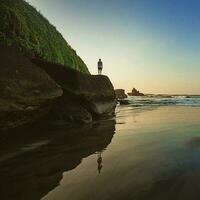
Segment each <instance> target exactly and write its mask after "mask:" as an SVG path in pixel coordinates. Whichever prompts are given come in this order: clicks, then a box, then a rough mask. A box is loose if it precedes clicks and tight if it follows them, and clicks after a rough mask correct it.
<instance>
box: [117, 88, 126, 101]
mask: <svg viewBox="0 0 200 200" xmlns="http://www.w3.org/2000/svg"><path fill="white" fill-rule="evenodd" d="M115 95H116V99H126V98H127V95H126V93H125V90H123V89H116V90H115Z"/></svg>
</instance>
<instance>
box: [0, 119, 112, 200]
mask: <svg viewBox="0 0 200 200" xmlns="http://www.w3.org/2000/svg"><path fill="white" fill-rule="evenodd" d="M114 131H115V121H113V120H108V121H104V122H98V123H96V124H94V125H93V126H92V127H88V128H83V129H81V130H78V131H77V130H70V131H69V130H68V129H67V128H65V129H61V130H37V129H35V130H32V131H31V132H30V131H29V132H21V133H10V134H1V135H0V148H1V150H0V177H1V185H0V194H1V199H4V200H7V199H12V200H13V199H15V200H27V199H28V200H37V199H40V198H42V196H44V195H45V194H46V193H48V192H49V191H50V190H52V189H53V188H54V187H56V186H57V185H58V184H59V181H60V180H61V178H62V173H63V171H68V170H72V169H73V168H75V167H76V166H78V165H79V164H80V163H81V160H82V158H84V157H87V156H89V155H91V154H93V153H95V152H101V151H102V150H103V149H105V148H106V147H107V146H108V145H109V144H110V142H111V140H112V137H113V134H114Z"/></svg>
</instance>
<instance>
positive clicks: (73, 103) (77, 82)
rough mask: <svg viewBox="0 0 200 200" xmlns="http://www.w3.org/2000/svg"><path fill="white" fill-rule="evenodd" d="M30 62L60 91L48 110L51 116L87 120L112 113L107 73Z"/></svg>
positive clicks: (86, 121) (113, 93) (58, 118)
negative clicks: (43, 72)
mask: <svg viewBox="0 0 200 200" xmlns="http://www.w3.org/2000/svg"><path fill="white" fill-rule="evenodd" d="M33 62H34V63H35V64H37V65H38V66H40V67H41V68H42V69H44V70H45V71H46V72H47V73H48V74H49V75H50V76H51V77H52V78H53V79H54V80H55V81H56V82H57V83H58V84H59V85H60V86H61V87H62V90H63V92H64V94H63V96H62V97H61V98H59V99H58V100H57V101H56V102H55V103H54V107H53V109H52V112H51V117H53V118H54V119H57V120H58V121H63V122H70V123H71V122H82V123H88V122H91V121H93V120H95V119H98V118H102V117H108V116H112V115H113V114H114V109H115V106H116V100H115V92H114V89H113V85H112V83H111V82H110V80H109V78H108V77H107V76H100V75H89V74H85V73H81V72H78V71H75V70H72V69H70V68H67V67H66V66H63V65H58V64H53V63H47V62H44V61H42V60H33Z"/></svg>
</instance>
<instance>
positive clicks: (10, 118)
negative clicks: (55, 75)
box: [0, 46, 62, 130]
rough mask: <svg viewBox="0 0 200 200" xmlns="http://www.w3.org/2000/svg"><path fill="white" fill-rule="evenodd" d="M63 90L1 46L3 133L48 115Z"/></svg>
mask: <svg viewBox="0 0 200 200" xmlns="http://www.w3.org/2000/svg"><path fill="white" fill-rule="evenodd" d="M61 95H62V89H61V88H60V87H59V86H58V84H56V82H55V81H54V80H52V79H51V78H50V76H48V75H47V73H46V72H45V71H44V70H42V69H40V68H39V67H37V66H36V65H34V64H33V63H31V62H30V61H29V60H28V59H27V58H26V57H24V56H23V55H21V54H20V53H19V52H16V51H15V50H14V49H10V48H5V47H2V46H0V129H4V130H5V129H9V128H15V127H19V126H22V125H25V124H29V123H32V122H34V121H36V120H38V119H40V118H41V117H42V116H44V115H46V113H48V112H49V109H50V107H51V103H52V102H53V100H55V99H56V98H57V97H60V96H61Z"/></svg>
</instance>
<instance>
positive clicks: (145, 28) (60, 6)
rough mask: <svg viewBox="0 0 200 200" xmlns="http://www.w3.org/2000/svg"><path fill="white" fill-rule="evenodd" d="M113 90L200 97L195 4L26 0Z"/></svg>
mask: <svg viewBox="0 0 200 200" xmlns="http://www.w3.org/2000/svg"><path fill="white" fill-rule="evenodd" d="M28 1H29V2H30V3H31V4H32V5H34V6H35V7H36V8H37V9H38V10H40V11H41V13H42V14H43V15H44V16H46V17H47V18H48V19H49V21H50V22H51V23H52V24H54V25H55V26H56V27H57V29H58V30H59V31H60V32H61V33H62V34H63V36H64V37H65V39H66V40H67V42H68V43H69V44H70V45H71V46H72V47H73V48H74V49H75V50H76V51H77V53H78V54H79V55H80V56H81V58H82V59H83V60H84V62H85V63H86V64H87V66H88V68H89V70H90V72H91V73H93V74H95V73H97V69H96V63H97V60H98V58H102V60H103V62H104V71H103V72H104V74H106V75H108V76H109V77H110V79H111V80H112V82H113V84H114V86H115V88H124V89H126V90H127V91H128V90H131V88H132V87H136V88H137V89H139V90H141V91H142V92H145V93H198V94H200V78H199V76H200V1H199V0H56V1H55V0H28Z"/></svg>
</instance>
